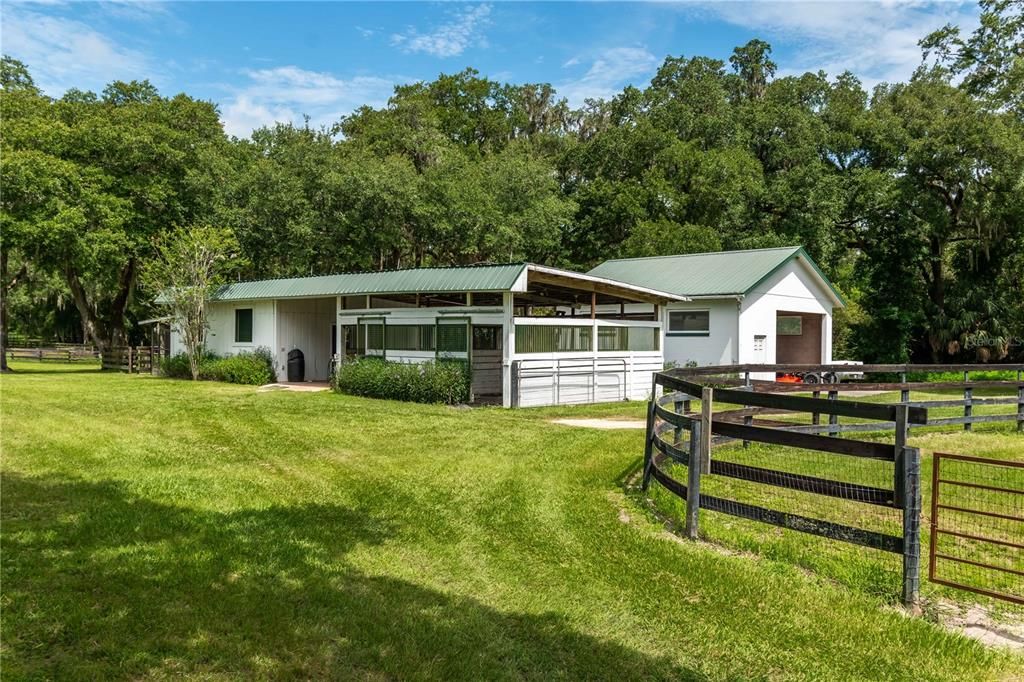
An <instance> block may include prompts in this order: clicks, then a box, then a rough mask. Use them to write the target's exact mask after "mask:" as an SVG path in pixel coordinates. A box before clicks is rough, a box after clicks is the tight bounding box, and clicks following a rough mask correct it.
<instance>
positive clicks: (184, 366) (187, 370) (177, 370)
mask: <svg viewBox="0 0 1024 682" xmlns="http://www.w3.org/2000/svg"><path fill="white" fill-rule="evenodd" d="M216 359H217V356H216V355H215V354H214V353H211V352H209V351H206V352H204V353H203V359H202V360H201V361H200V362H199V378H200V379H202V378H204V377H203V367H204V366H205V365H206V364H207V363H209V362H212V361H214V360H216ZM160 373H161V374H163V375H164V376H165V377H171V378H172V379H191V378H192V367H191V366H190V365H189V362H188V355H186V354H185V353H178V354H177V355H172V356H171V357H168V358H164V359H163V360H161V361H160Z"/></svg>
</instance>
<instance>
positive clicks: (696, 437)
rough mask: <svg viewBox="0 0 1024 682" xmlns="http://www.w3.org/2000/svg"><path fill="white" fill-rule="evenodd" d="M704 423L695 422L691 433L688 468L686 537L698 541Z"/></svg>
mask: <svg viewBox="0 0 1024 682" xmlns="http://www.w3.org/2000/svg"><path fill="white" fill-rule="evenodd" d="M703 426H704V424H703V422H694V423H693V427H692V429H693V430H691V431H690V461H689V464H688V465H687V467H686V537H688V538H690V539H691V540H696V539H697V533H698V531H699V530H700V522H699V518H698V517H699V516H700V466H701V462H700V460H701V452H700V451H701V446H700V443H701V442H702V441H703V440H704V439H703Z"/></svg>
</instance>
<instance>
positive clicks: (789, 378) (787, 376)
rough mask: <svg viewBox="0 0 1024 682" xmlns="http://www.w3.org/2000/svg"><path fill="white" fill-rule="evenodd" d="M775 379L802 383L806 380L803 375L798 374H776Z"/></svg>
mask: <svg viewBox="0 0 1024 682" xmlns="http://www.w3.org/2000/svg"><path fill="white" fill-rule="evenodd" d="M775 381H777V382H779V383H780V384H802V383H803V382H804V380H803V377H800V376H798V375H796V374H779V375H776V377H775Z"/></svg>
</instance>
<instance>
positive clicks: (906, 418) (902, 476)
mask: <svg viewBox="0 0 1024 682" xmlns="http://www.w3.org/2000/svg"><path fill="white" fill-rule="evenodd" d="M658 387H662V388H664V389H666V390H668V391H671V393H668V394H666V395H664V396H662V397H660V398H657V397H656V396H657V393H658ZM653 389H654V390H653V392H652V400H651V402H650V404H649V406H648V418H647V440H646V446H645V452H644V471H643V488H644V489H645V490H646V489H647V488H648V486H649V485H650V481H651V480H652V479H653V480H655V481H657V482H658V483H659V484H661V485H662V486H664V487H665V488H666V489H668V490H669V491H671V492H672V493H673V494H675V495H676V496H678V497H680V498H682V499H683V500H685V501H686V530H687V534H688V535H689V536H690V537H691V538H696V537H697V533H698V528H699V512H700V510H701V509H707V510H711V511H717V512H721V513H725V514H731V515H733V516H738V517H742V518H746V519H751V520H754V521H759V522H761V523H767V524H771V525H775V526H779V527H782V528H788V529H790V530H795V531H799V532H803V533H809V534H811V535H817V536H821V537H825V538H830V539H833V540H837V541H841V542H847V543H852V544H856V545H861V546H865V547H871V548H874V549H879V550H883V551H887V552H893V553H896V554H900V555H902V556H903V589H902V599H903V602H904V603H905V604H907V605H912V604H915V603H916V602H917V599H918V593H919V587H920V551H921V550H920V536H919V528H920V509H921V489H920V453H919V451H918V450H917V449H916V448H911V447H908V446H907V430H908V428H909V426H910V424H911V423H917V424H924V423H927V420H928V413H927V409H926V408H923V407H911V406H908V405H880V404H875V403H864V402H850V401H838V400H822V399H818V398H807V397H803V396H792V395H774V394H769V393H763V392H762V393H755V392H753V391H751V390H749V388H748V389H747V390H735V389H729V388H716V387H713V386H708V385H705V383H703V382H702V383H698V382H697V381H692V380H690V379H688V378H684V377H682V376H679V374H678V372H663V373H659V374H656V375H655V377H654V386H653ZM698 399H699V400H700V401H701V412H700V414H696V413H693V412H691V406H692V401H694V400H698ZM714 402H724V403H728V404H737V405H744V406H745V407H744V409H743V410H739V411H730V412H724V413H714V412H713V403H714ZM750 406H753V407H754V408H755V409H758V410H776V411H783V412H787V413H807V414H814V415H821V414H825V415H828V416H829V417H830V418H838V417H839V416H846V417H856V418H859V419H865V420H872V421H874V422H876V423H875V424H872V427H873V429H874V430H879V429H880V428H888V429H891V430H892V431H893V442H892V443H891V444H887V443H879V442H875V441H861V440H854V439H849V438H836V437H834V436H822V435H817V434H813V433H802V432H800V431H795V430H792V429H791V425H787V424H784V423H783V424H773V425H754V423H753V418H754V414H755V413H754V412H752V411H751V410H750ZM740 418H742V420H743V423H739V421H738V419H740ZM878 422H881V423H882V424H883V425H884V426H882V427H880V426H878ZM684 435H685V436H686V437H685V438H684ZM716 437H717V438H716ZM730 441H742V442H743V443H744V445H746V444H748V443H751V442H753V443H766V444H770V445H782V446H788V447H794V448H800V449H803V450H813V451H815V452H820V453H825V454H827V455H834V456H839V457H849V458H855V459H859V460H861V461H864V462H865V463H866V462H871V461H874V462H878V463H885V464H889V465H891V467H892V471H891V473H890V474H889V475H890V476H891V478H890V479H889V480H890V486H889V487H882V486H881V485H867V484H861V483H851V482H848V481H842V480H836V479H833V478H828V477H825V476H816V475H810V474H808V473H801V472H795V471H784V470H782V469H779V468H775V467H772V466H770V465H769V466H760V465H752V464H750V463H746V462H742V461H730V459H729V458H726V457H712V450H711V449H712V446H713V445H714V444H717V445H722V444H725V443H727V442H730ZM669 460H671V461H673V462H675V463H677V464H680V465H682V466H684V467H686V469H687V481H686V483H682V482H681V481H677V480H675V479H674V478H673V477H672V475H671V473H670V471H669V469H668V468H667V467H665V466H664V464H665V463H666V462H667V461H669ZM873 474H874V475H876V476H877V475H878V472H877V471H875V472H873ZM708 477H710V478H708ZM716 477H717V478H725V479H736V480H740V481H746V482H749V483H754V484H757V485H764V486H771V487H775V488H784V489H789V490H792V491H797V492H800V493H813V494H817V495H824V496H827V497H832V498H837V499H842V500H845V501H848V502H852V503H862V504H865V505H873V506H876V507H888V508H892V509H895V510H899V511H900V512H901V516H902V519H901V526H902V532H901V533H899V534H893V533H887V532H881V531H877V530H872V529H869V528H864V527H860V526H859V525H851V524H850V523H837V522H835V521H829V520H825V519H821V518H814V517H812V516H808V515H806V514H802V513H795V512H792V511H784V510H781V509H772V508H769V507H767V506H763V505H761V504H753V503H751V502H749V501H743V500H740V499H735V494H733V495H732V496H727V495H728V494H729V489H728V488H726V489H725V493H719V494H707V492H704V491H702V490H701V488H702V486H706V485H707V484H708V483H709V482H713V481H714V480H715V478H716ZM758 499H763V496H759V497H758Z"/></svg>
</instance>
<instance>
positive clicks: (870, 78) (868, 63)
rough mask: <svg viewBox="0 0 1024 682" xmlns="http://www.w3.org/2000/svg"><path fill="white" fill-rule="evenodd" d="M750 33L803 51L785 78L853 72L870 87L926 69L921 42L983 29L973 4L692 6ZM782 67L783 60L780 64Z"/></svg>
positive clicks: (784, 70) (892, 1)
mask: <svg viewBox="0 0 1024 682" xmlns="http://www.w3.org/2000/svg"><path fill="white" fill-rule="evenodd" d="M689 7H690V8H691V9H697V11H699V12H700V13H702V14H710V15H711V16H713V17H715V18H718V19H722V20H724V21H727V22H728V23H730V24H734V25H736V26H742V27H743V28H747V29H750V30H751V31H752V32H753V33H755V34H757V35H759V36H760V37H762V38H763V39H765V40H767V41H768V42H772V40H773V39H774V40H783V41H786V42H789V43H795V44H799V45H800V49H799V52H798V53H797V55H796V56H795V57H794V58H791V59H788V60H787V61H786V63H780V69H779V74H780V75H790V74H799V73H803V72H805V71H808V70H815V71H817V70H818V69H823V70H825V71H827V72H828V73H829V74H830V75H837V74H839V73H841V72H843V71H845V70H849V71H852V72H853V73H854V74H855V75H856V76H858V77H859V78H860V79H861V80H862V81H863V82H864V84H865V86H867V87H869V88H870V87H873V86H874V85H876V84H878V83H880V82H883V81H899V80H906V79H907V78H909V77H910V75H911V74H912V73H913V72H914V69H916V68H917V67H918V66H919V65H920V64H921V49H920V48H919V47H918V45H917V42H918V41H919V40H920V39H921V38H923V37H925V36H926V35H927V34H928V33H930V32H932V31H934V30H935V29H937V28H940V27H941V26H943V25H945V24H946V23H953V24H957V25H959V26H961V27H964V28H965V29H966V30H970V29H972V28H973V27H974V26H975V25H977V22H978V20H977V13H976V12H977V10H976V4H975V3H973V2H970V3H967V2H925V1H918V0H912V1H903V2H901V1H897V0H888V1H881V2H878V1H876V2H828V1H825V2H723V3H702V4H700V5H692V6H689ZM776 61H779V60H776Z"/></svg>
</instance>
